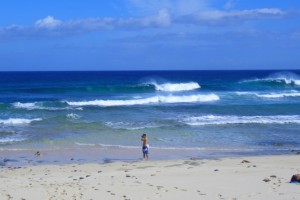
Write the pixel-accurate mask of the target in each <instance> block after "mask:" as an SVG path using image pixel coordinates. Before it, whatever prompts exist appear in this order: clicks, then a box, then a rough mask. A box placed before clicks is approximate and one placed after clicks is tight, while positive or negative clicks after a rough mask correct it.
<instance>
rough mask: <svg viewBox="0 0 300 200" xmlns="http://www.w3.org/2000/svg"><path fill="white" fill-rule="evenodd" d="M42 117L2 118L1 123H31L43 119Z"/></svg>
mask: <svg viewBox="0 0 300 200" xmlns="http://www.w3.org/2000/svg"><path fill="white" fill-rule="evenodd" d="M41 120H42V119H41V118H35V119H23V118H9V119H2V120H0V124H4V125H26V124H30V123H31V122H33V121H41Z"/></svg>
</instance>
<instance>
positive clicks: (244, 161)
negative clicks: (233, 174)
mask: <svg viewBox="0 0 300 200" xmlns="http://www.w3.org/2000/svg"><path fill="white" fill-rule="evenodd" d="M241 163H250V161H248V160H243V161H242V162H241Z"/></svg>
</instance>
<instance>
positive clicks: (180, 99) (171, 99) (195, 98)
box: [66, 94, 220, 107]
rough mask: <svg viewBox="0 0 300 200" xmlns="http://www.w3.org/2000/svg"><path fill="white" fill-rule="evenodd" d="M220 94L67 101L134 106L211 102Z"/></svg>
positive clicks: (83, 103)
mask: <svg viewBox="0 0 300 200" xmlns="http://www.w3.org/2000/svg"><path fill="white" fill-rule="evenodd" d="M219 99H220V98H219V96H217V95H215V94H207V95H187V96H173V95H169V96H154V97H149V98H144V99H134V100H94V101H79V102H69V101H67V102H66V103H67V104H69V105H71V106H102V107H108V106H134V105H148V104H158V103H196V102H209V101H217V100H219Z"/></svg>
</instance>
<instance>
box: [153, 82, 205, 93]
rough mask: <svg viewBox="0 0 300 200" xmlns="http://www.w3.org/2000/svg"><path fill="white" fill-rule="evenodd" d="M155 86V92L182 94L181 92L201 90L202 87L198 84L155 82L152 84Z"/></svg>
mask: <svg viewBox="0 0 300 200" xmlns="http://www.w3.org/2000/svg"><path fill="white" fill-rule="evenodd" d="M150 84H151V85H154V87H155V90H158V91H164V92H181V91H191V90H196V89H199V88H201V86H200V85H199V84H198V83H196V82H189V83H164V84H158V83H155V82H152V83H150Z"/></svg>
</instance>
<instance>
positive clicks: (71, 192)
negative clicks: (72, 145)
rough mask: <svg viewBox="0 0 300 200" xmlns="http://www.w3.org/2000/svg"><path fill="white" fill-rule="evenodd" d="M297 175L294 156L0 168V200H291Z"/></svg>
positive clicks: (299, 166)
mask: <svg viewBox="0 0 300 200" xmlns="http://www.w3.org/2000/svg"><path fill="white" fill-rule="evenodd" d="M243 160H246V161H249V162H245V161H244V162H242V161H243ZM297 173H300V156H298V155H291V156H263V157H244V158H226V159H220V160H171V161H139V162H129V163H128V162H127V163H126V162H116V163H107V164H66V165H39V166H23V167H10V168H8V167H2V168H0V180H1V184H0V199H1V200H2V199H19V200H20V199H27V200H34V199H37V200H43V199H59V200H62V199H87V200H88V199H95V200H96V199H101V200H102V199H103V200H106V199H124V200H125V199H131V200H135V199H137V200H141V199H166V200H169V199H170V200H176V199H180V200H182V199H186V200H193V199H197V200H198V199H232V200H233V199H255V200H259V199H262V200H268V199H272V200H276V199H280V200H281V199H287V200H292V199H300V185H296V184H290V183H289V181H290V178H291V176H292V175H293V174H297ZM264 179H266V180H265V181H264Z"/></svg>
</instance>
